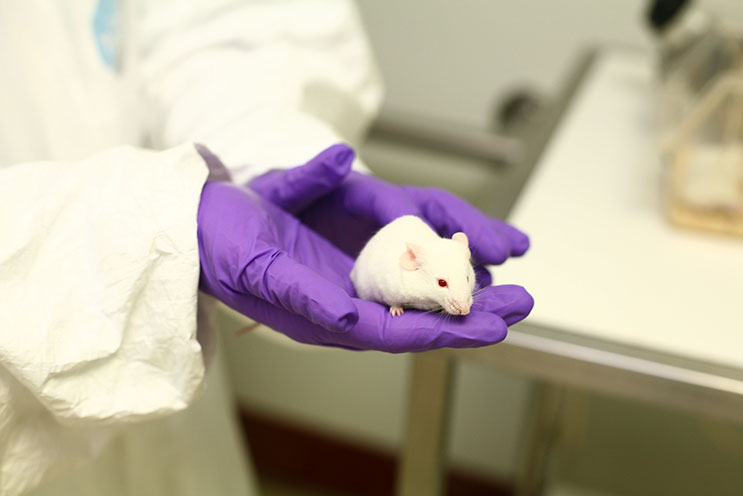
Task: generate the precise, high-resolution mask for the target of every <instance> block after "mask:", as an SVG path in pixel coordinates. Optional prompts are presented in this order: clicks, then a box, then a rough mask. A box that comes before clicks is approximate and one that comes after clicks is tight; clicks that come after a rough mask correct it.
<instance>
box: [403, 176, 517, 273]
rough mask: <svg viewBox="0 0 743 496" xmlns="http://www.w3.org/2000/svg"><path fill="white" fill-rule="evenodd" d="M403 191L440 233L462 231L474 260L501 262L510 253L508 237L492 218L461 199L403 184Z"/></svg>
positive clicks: (449, 234)
mask: <svg viewBox="0 0 743 496" xmlns="http://www.w3.org/2000/svg"><path fill="white" fill-rule="evenodd" d="M405 191H406V192H407V193H408V194H409V195H410V196H411V198H413V200H414V202H415V203H417V205H418V206H419V207H420V209H421V211H422V212H423V216H424V217H425V218H426V219H427V220H428V221H429V222H430V223H431V224H432V225H433V226H434V228H435V229H436V230H437V231H439V233H440V234H442V235H444V236H451V235H452V234H454V233H455V232H458V231H462V232H464V233H465V234H466V235H467V237H468V238H469V241H470V250H471V251H472V255H473V256H474V258H475V259H476V260H477V261H478V262H481V263H486V264H501V263H503V262H505V260H506V259H507V258H508V256H509V255H510V254H511V243H510V239H509V237H508V236H505V235H503V234H502V233H501V232H499V230H498V229H496V228H495V224H494V223H493V219H492V218H490V217H488V216H486V215H485V214H483V213H482V212H480V211H479V210H478V209H476V208H475V207H473V206H472V205H470V204H469V203H467V202H466V201H464V200H462V199H461V198H458V197H457V196H455V195H453V194H451V193H449V192H447V191H444V190H440V189H436V188H418V187H414V186H407V187H405Z"/></svg>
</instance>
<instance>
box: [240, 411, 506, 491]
mask: <svg viewBox="0 0 743 496" xmlns="http://www.w3.org/2000/svg"><path fill="white" fill-rule="evenodd" d="M240 422H241V424H242V428H243V432H244V434H245V436H246V438H247V439H248V449H249V451H250V455H251V458H252V461H253V464H254V466H255V469H256V471H257V472H258V475H259V476H261V475H263V476H269V477H275V478H277V479H282V480H284V481H287V482H290V483H293V484H296V485H299V486H302V487H307V488H312V489H315V490H321V491H322V490H325V491H328V492H334V493H341V494H349V495H354V496H384V495H393V494H394V491H395V472H396V466H397V460H396V458H395V454H394V453H391V452H384V451H381V450H375V449H373V448H370V447H367V446H364V445H361V444H357V443H353V442H350V441H348V440H343V439H340V438H336V437H333V436H330V435H328V434H325V433H322V432H318V431H315V430H312V429H310V428H307V427H304V426H299V425H297V424H293V423H289V422H286V421H279V420H275V419H273V418H271V417H269V416H267V415H265V414H260V413H257V412H254V411H250V410H247V409H244V408H243V409H241V410H240ZM445 494H446V495H447V496H511V495H512V494H513V488H512V487H511V485H510V484H508V483H497V482H493V481H492V480H489V479H483V478H480V477H477V476H473V475H470V474H466V473H464V472H462V471H459V470H456V469H452V470H449V471H448V472H447V474H446V492H445ZM421 496H426V495H421Z"/></svg>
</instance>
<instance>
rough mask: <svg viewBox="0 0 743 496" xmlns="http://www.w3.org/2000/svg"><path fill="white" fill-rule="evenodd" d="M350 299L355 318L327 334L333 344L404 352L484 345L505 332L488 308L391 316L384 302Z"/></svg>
mask: <svg viewBox="0 0 743 496" xmlns="http://www.w3.org/2000/svg"><path fill="white" fill-rule="evenodd" d="M354 303H355V304H356V306H357V308H358V312H359V321H358V323H357V324H356V326H354V327H353V329H351V330H350V331H349V332H347V333H345V334H342V335H341V334H338V335H334V336H330V337H331V338H332V339H333V341H334V343H333V344H334V345H340V346H343V347H346V348H355V349H373V350H379V351H386V352H390V353H405V352H414V351H425V350H431V349H436V348H445V347H448V348H469V347H480V346H487V345H490V344H494V343H497V342H499V341H502V340H503V339H504V338H505V336H506V334H507V333H508V329H507V326H506V324H505V322H504V321H503V319H501V318H500V317H498V316H497V315H495V314H494V313H491V312H473V313H471V314H470V315H468V316H466V317H453V316H448V315H441V314H435V313H425V312H419V311H415V310H407V311H405V313H403V314H402V315H400V316H397V317H392V315H390V312H389V308H388V307H387V306H385V305H380V304H378V303H374V302H371V301H366V300H359V299H354Z"/></svg>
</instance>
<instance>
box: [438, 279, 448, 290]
mask: <svg viewBox="0 0 743 496" xmlns="http://www.w3.org/2000/svg"><path fill="white" fill-rule="evenodd" d="M448 285H449V284H448V283H447V282H446V281H445V280H443V279H439V286H441V287H442V288H445V287H447V286H448Z"/></svg>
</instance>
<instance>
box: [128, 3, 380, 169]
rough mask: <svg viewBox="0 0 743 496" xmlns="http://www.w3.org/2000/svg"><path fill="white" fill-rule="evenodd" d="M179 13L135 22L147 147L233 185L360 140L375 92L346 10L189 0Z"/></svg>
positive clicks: (374, 77)
mask: <svg viewBox="0 0 743 496" xmlns="http://www.w3.org/2000/svg"><path fill="white" fill-rule="evenodd" d="M187 10H188V11H187V12H184V7H183V3H182V2H180V1H177V0H176V1H171V0H161V1H157V2H147V3H146V4H143V5H142V7H141V9H140V11H139V12H138V14H137V16H135V17H136V19H137V22H136V23H134V24H136V25H137V26H139V29H138V30H137V35H136V36H135V39H136V40H137V41H136V46H135V47H134V52H135V56H134V57H133V59H134V60H135V61H136V62H134V64H135V66H136V67H137V69H138V70H137V74H139V75H140V76H141V80H140V88H141V91H142V94H143V97H142V101H144V102H146V114H147V116H148V120H147V125H146V128H147V129H148V133H149V137H150V139H151V141H152V144H153V146H154V147H156V148H168V147H170V146H174V145H177V144H179V143H183V142H188V141H194V142H201V143H204V144H206V145H208V147H209V148H210V149H211V150H212V151H213V152H215V153H216V154H217V155H218V156H219V157H220V158H221V159H222V161H223V162H224V163H225V164H226V165H227V167H228V168H229V169H230V171H231V173H232V176H233V179H234V180H235V181H236V182H238V183H244V182H245V181H247V180H248V179H250V178H251V177H253V176H255V175H257V174H260V173H262V172H265V171H266V170H269V169H274V168H284V167H290V166H295V165H299V164H302V163H304V162H306V161H307V160H308V159H309V158H311V157H312V156H314V155H315V154H317V153H318V152H320V151H321V150H323V149H324V148H326V147H328V146H330V145H332V144H335V143H338V142H347V143H350V144H352V145H353V144H357V143H358V142H359V140H360V139H361V138H362V137H363V135H364V133H365V131H366V129H367V127H368V125H369V123H370V121H371V119H372V118H373V117H374V116H375V115H376V112H377V110H378V107H379V104H380V101H381V96H382V88H381V81H380V77H379V74H378V71H377V68H376V65H375V63H374V60H373V57H372V54H371V50H370V47H369V43H368V40H367V39H366V37H365V34H364V32H363V29H362V27H361V21H360V19H359V15H358V12H357V11H356V9H355V6H354V4H353V3H351V2H349V1H344V0H298V1H286V0H279V1H272V2H261V1H239V2H236V1H229V0H221V1H219V0H217V1H215V0H210V1H204V0H200V1H194V2H189V8H188V9H187ZM354 166H355V167H356V168H357V169H359V168H360V169H363V164H361V163H360V161H357V163H356V164H355V165H354Z"/></svg>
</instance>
